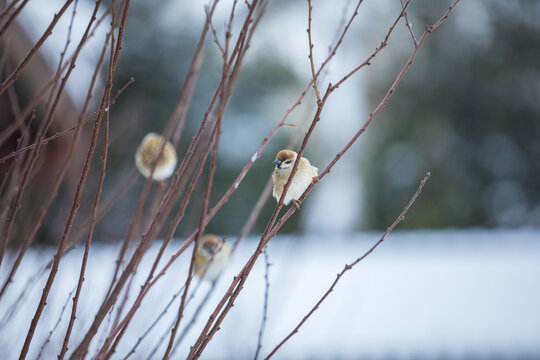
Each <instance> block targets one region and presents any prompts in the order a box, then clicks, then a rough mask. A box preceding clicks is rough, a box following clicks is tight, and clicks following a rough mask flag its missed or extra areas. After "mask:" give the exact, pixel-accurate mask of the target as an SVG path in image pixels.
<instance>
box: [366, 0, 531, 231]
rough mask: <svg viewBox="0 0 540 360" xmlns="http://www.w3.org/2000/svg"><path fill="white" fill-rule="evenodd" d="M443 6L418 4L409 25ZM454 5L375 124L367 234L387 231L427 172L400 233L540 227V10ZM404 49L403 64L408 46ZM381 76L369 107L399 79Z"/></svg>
mask: <svg viewBox="0 0 540 360" xmlns="http://www.w3.org/2000/svg"><path fill="white" fill-rule="evenodd" d="M439 5H440V4H436V2H431V1H420V2H415V3H414V8H413V9H411V10H410V11H409V14H410V16H411V22H412V23H413V25H419V24H428V23H430V22H431V21H433V19H434V18H435V15H433V14H436V13H437V11H439V9H437V7H439ZM460 5H463V6H460V7H459V9H458V11H457V12H456V14H455V17H454V18H452V19H450V21H449V22H448V23H447V24H445V26H448V28H446V29H445V30H444V31H440V32H437V33H434V34H433V38H431V39H429V41H427V42H426V44H425V45H424V47H423V48H422V49H421V51H420V53H419V55H418V57H417V59H416V61H415V65H414V66H413V68H412V69H411V71H410V72H409V73H408V74H407V76H406V78H405V80H404V81H403V82H402V84H401V85H400V87H399V88H398V91H397V92H396V94H395V96H394V97H393V98H392V100H391V102H390V104H389V106H388V107H387V108H386V109H385V111H384V112H383V113H381V117H380V118H379V119H378V120H377V121H376V122H375V123H374V124H373V127H372V130H373V132H374V133H373V136H374V138H375V139H377V141H376V144H375V145H374V148H373V154H374V155H373V157H372V162H371V164H372V165H371V166H372V169H371V170H370V171H366V173H367V174H369V175H368V178H369V179H368V180H369V185H368V186H369V188H371V189H372V190H371V191H368V194H369V196H370V198H369V203H368V206H367V207H368V209H370V213H371V218H370V225H371V226H373V227H385V226H387V225H388V224H389V223H390V222H391V220H392V219H393V217H395V215H396V213H399V211H400V210H401V208H402V207H403V204H404V203H405V202H406V199H407V197H408V196H410V193H411V191H414V190H413V189H414V188H416V186H417V182H418V180H419V179H421V177H422V176H423V174H424V172H426V171H431V173H432V179H431V180H430V184H429V186H426V187H425V189H424V193H425V195H423V198H422V201H419V202H418V203H417V204H415V206H414V208H413V209H412V210H411V213H410V215H409V217H408V221H406V222H405V223H404V224H403V226H406V227H409V228H417V227H448V226H458V227H462V226H478V225H480V226H488V227H491V226H523V225H536V226H538V225H540V205H539V204H540V162H539V160H538V159H539V158H540V101H539V100H540V68H539V66H538V59H540V26H539V23H538V21H537V19H538V16H539V15H540V4H539V3H538V2H537V1H528V0H521V1H515V2H511V3H509V2H507V1H503V0H501V1H491V2H489V3H485V4H484V3H479V2H474V3H471V4H467V2H465V3H462V4H460ZM450 27H451V28H450ZM415 30H416V32H417V33H418V34H419V33H420V31H423V28H422V27H420V26H416V27H415ZM405 42H406V43H405ZM403 45H404V46H403V51H404V53H403V56H408V54H409V53H410V51H411V47H412V41H411V39H410V38H408V39H406V40H404V44H403ZM403 56H397V57H396V58H395V62H394V63H393V64H391V69H396V68H398V67H396V65H397V64H399V63H400V62H401V63H403ZM387 66H389V65H387ZM384 71H385V73H384V75H381V76H384V77H385V78H386V79H387V81H380V77H378V78H377V81H373V82H372V84H371V85H370V86H371V90H372V93H371V96H370V98H371V100H372V103H375V102H377V101H378V100H379V99H380V98H381V94H383V93H384V92H385V91H387V89H388V83H389V82H391V81H393V79H394V77H395V75H396V72H395V71H394V70H389V68H385V69H384Z"/></svg>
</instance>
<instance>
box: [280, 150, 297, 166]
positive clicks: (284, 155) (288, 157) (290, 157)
mask: <svg viewBox="0 0 540 360" xmlns="http://www.w3.org/2000/svg"><path fill="white" fill-rule="evenodd" d="M296 155H297V154H296V153H295V152H294V151H292V150H281V151H280V152H278V153H277V155H276V160H274V164H275V165H276V169H277V170H287V169H292V167H293V165H294V161H295V160H296Z"/></svg>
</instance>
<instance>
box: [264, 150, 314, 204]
mask: <svg viewBox="0 0 540 360" xmlns="http://www.w3.org/2000/svg"><path fill="white" fill-rule="evenodd" d="M297 155H298V154H297V153H295V152H294V151H292V150H281V151H280V152H278V153H277V155H276V160H274V164H275V165H276V167H275V169H274V172H273V174H272V180H273V181H274V189H273V193H272V195H273V196H274V197H275V198H276V200H277V201H278V202H279V199H280V198H281V194H282V193H283V188H284V187H285V184H286V183H287V180H288V179H289V176H290V175H291V171H292V168H293V166H294V162H295V160H296V156H297ZM318 174H319V169H317V168H316V167H315V166H312V165H311V164H310V163H309V160H308V159H306V158H304V157H303V158H300V162H299V163H298V169H297V170H296V173H295V174H294V178H293V180H292V182H291V185H290V186H289V189H288V191H287V194H286V195H285V198H284V200H283V204H284V205H289V203H290V202H291V200H292V201H293V203H294V205H295V206H296V207H299V203H298V201H297V200H296V199H298V198H299V197H300V196H301V195H302V194H303V193H304V191H305V190H306V189H307V187H308V186H309V185H310V184H311V182H312V181H315V182H317V181H318V178H317V175H318Z"/></svg>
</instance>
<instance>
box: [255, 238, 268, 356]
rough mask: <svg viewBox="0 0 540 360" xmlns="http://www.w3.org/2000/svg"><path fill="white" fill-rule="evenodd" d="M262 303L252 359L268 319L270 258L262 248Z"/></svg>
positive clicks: (257, 351) (258, 348)
mask: <svg viewBox="0 0 540 360" xmlns="http://www.w3.org/2000/svg"><path fill="white" fill-rule="evenodd" d="M263 254H264V305H263V316H262V320H261V326H260V327H259V336H258V339H257V350H256V351H255V356H254V357H253V360H257V359H258V358H259V352H260V351H261V348H262V340H263V335H264V329H265V328H266V321H267V320H268V316H267V314H268V293H269V292H270V280H269V278H268V273H269V272H270V265H271V264H270V260H269V259H268V249H267V248H264V250H263Z"/></svg>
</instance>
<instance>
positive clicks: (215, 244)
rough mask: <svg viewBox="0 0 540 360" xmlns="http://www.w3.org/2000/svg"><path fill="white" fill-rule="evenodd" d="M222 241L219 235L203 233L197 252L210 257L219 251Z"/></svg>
mask: <svg viewBox="0 0 540 360" xmlns="http://www.w3.org/2000/svg"><path fill="white" fill-rule="evenodd" d="M222 243H223V240H222V239H221V238H220V237H219V236H217V235H214V234H205V235H204V236H203V237H202V239H201V243H200V246H199V252H201V253H202V255H204V256H206V257H208V258H210V257H212V256H214V255H215V254H216V253H217V252H219V250H220V249H221V246H222Z"/></svg>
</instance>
